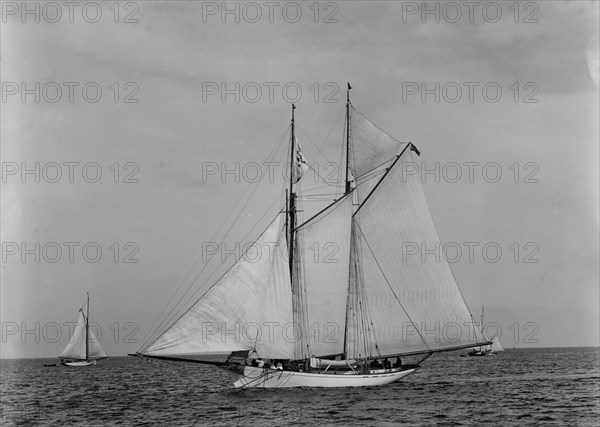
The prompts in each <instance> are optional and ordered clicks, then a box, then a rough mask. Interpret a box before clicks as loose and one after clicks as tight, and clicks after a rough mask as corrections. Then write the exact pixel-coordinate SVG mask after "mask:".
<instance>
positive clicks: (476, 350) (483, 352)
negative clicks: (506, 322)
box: [461, 305, 504, 357]
mask: <svg viewBox="0 0 600 427" xmlns="http://www.w3.org/2000/svg"><path fill="white" fill-rule="evenodd" d="M484 313H485V306H483V305H482V306H481V318H480V323H479V330H480V331H481V335H482V336H484V337H485V322H484ZM489 341H490V344H486V345H482V346H479V347H473V348H472V349H471V351H469V352H468V353H467V354H461V356H462V357H466V356H469V357H481V356H494V355H496V354H497V353H500V352H502V351H504V348H502V345H501V344H500V337H498V335H496V336H494V337H493V338H492V339H491V340H489Z"/></svg>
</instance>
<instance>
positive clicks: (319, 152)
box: [296, 111, 344, 162]
mask: <svg viewBox="0 0 600 427" xmlns="http://www.w3.org/2000/svg"><path fill="white" fill-rule="evenodd" d="M343 114H344V111H342V112H341V113H340V114H339V115H338V117H337V119H335V122H334V123H333V126H332V127H331V129H329V133H328V134H327V136H326V137H325V139H324V140H323V142H322V143H321V146H320V147H317V146H316V144H315V143H314V142H313V141H312V140H311V139H310V138H309V137H308V135H307V134H306V132H304V130H303V129H302V128H301V127H300V126H298V125H297V124H296V128H298V129H300V132H302V134H303V135H304V136H306V138H307V139H308V141H309V142H310V143H311V144H312V145H313V146H315V147H316V148H317V153H318V154H320V155H322V156H323V158H324V159H325V160H327V161H328V162H329V161H330V160H329V159H328V158H327V157H325V154H323V152H322V151H321V149H322V148H323V146H325V143H326V142H327V140H328V139H329V137H330V136H331V133H332V132H333V130H334V129H335V127H336V125H337V124H338V122H339V121H340V118H341V117H342V115H343Z"/></svg>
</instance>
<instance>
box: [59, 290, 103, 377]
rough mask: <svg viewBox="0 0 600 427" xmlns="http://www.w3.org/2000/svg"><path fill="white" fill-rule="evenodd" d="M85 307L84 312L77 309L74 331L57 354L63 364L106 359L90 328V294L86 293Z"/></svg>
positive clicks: (76, 364)
mask: <svg viewBox="0 0 600 427" xmlns="http://www.w3.org/2000/svg"><path fill="white" fill-rule="evenodd" d="M86 306H87V308H86V311H85V313H84V312H83V307H82V308H80V309H79V320H78V322H77V326H76V327H75V332H73V336H72V337H71V339H70V340H69V344H67V347H66V348H65V349H64V350H63V352H62V353H61V354H60V356H58V357H59V358H60V359H61V364H62V365H65V366H89V365H95V364H96V360H100V359H106V358H108V356H107V355H106V353H105V352H104V349H103V348H102V346H101V345H100V342H99V341H98V339H96V337H95V336H94V333H93V332H92V331H91V330H90V323H89V320H90V319H89V313H90V294H87V305H86Z"/></svg>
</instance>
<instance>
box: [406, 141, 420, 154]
mask: <svg viewBox="0 0 600 427" xmlns="http://www.w3.org/2000/svg"><path fill="white" fill-rule="evenodd" d="M409 144H410V151H414V152H415V153H417V156H420V155H421V152H420V151H419V149H418V148H417V147H415V146H414V145H413V143H412V142H409Z"/></svg>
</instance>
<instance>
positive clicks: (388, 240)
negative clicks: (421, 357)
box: [348, 149, 485, 357]
mask: <svg viewBox="0 0 600 427" xmlns="http://www.w3.org/2000/svg"><path fill="white" fill-rule="evenodd" d="M413 161H414V159H413V156H412V152H411V150H409V149H407V150H405V151H404V153H403V155H402V156H401V158H400V159H399V160H398V161H397V162H396V163H395V164H394V166H393V167H392V168H391V170H390V171H389V173H388V174H387V175H386V176H385V178H383V179H382V181H381V183H380V185H379V186H378V187H377V188H376V190H375V191H374V192H373V194H372V195H371V196H370V197H369V199H368V200H367V201H366V202H365V203H364V205H363V206H362V207H361V208H360V209H359V210H358V211H357V214H356V215H355V219H356V220H357V229H358V232H357V234H358V235H359V238H360V240H361V241H362V242H363V244H362V245H361V247H362V250H361V252H362V253H363V254H365V253H366V252H368V254H367V256H364V257H363V258H362V259H360V260H359V261H360V262H361V265H362V274H363V280H364V286H365V287H366V294H367V297H368V301H367V304H368V309H369V310H368V311H369V312H370V315H371V316H372V319H373V325H372V328H374V330H375V333H376V335H377V344H378V349H377V350H378V351H379V352H380V353H381V354H394V353H403V352H411V351H419V350H423V348H427V349H431V350H440V349H444V348H452V347H456V346H461V345H468V344H470V343H479V342H483V341H485V339H484V338H483V336H482V335H481V332H480V331H479V329H478V328H474V327H473V321H472V318H471V315H470V313H469V310H468V309H467V306H466V304H465V302H464V300H463V297H462V295H461V293H460V290H459V289H458V286H457V284H456V281H455V279H454V277H453V275H452V272H451V270H450V266H449V265H448V263H447V262H446V261H445V259H444V258H443V255H442V256H436V254H432V253H426V252H424V251H425V250H429V251H432V250H433V249H434V248H436V247H439V245H440V242H439V238H438V236H437V232H436V231H435V227H434V224H433V220H432V219H431V215H430V213H429V209H428V207H427V203H426V201H425V197H424V194H423V190H422V188H421V183H420V181H419V179H418V177H416V176H415V175H408V176H406V175H405V174H403V170H405V169H404V168H403V163H405V162H413ZM436 245H437V246H436ZM359 256H360V252H359ZM408 319H410V320H408ZM399 322H401V324H399ZM406 322H408V324H406ZM412 322H414V325H413V324H412ZM418 340H421V343H419V341H418ZM423 341H425V342H426V343H427V344H426V345H425V344H424V343H423ZM348 357H356V356H355V355H349V356H348Z"/></svg>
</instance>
